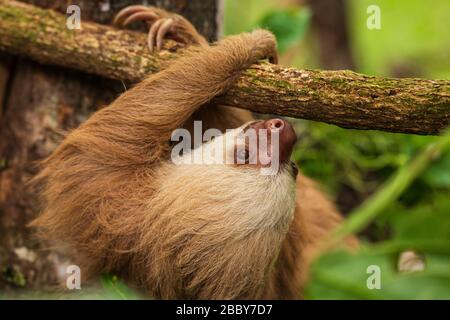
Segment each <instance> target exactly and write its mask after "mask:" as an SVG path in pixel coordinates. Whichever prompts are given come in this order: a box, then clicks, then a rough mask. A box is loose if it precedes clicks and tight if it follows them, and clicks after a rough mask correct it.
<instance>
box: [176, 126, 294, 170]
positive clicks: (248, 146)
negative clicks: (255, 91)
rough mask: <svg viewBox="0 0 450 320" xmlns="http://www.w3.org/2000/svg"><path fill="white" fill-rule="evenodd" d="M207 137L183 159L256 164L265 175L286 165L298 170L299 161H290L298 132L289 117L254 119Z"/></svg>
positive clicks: (237, 164) (252, 166) (209, 162)
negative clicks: (285, 119)
mask: <svg viewBox="0 0 450 320" xmlns="http://www.w3.org/2000/svg"><path fill="white" fill-rule="evenodd" d="M207 132H208V131H207ZM207 139H208V140H209V141H207V142H205V143H204V144H202V145H201V146H200V147H198V148H196V149H194V150H193V152H192V153H189V154H186V155H184V156H182V157H181V158H180V159H181V160H182V161H181V162H182V163H183V164H188V163H193V164H203V165H204V164H206V165H208V164H209V165H214V164H216V165H217V164H222V165H229V166H237V167H239V168H241V169H242V168H243V167H245V168H253V169H255V168H256V169H260V170H261V173H262V174H264V175H273V174H278V173H280V172H281V170H282V169H287V170H289V171H290V172H291V175H293V176H294V177H295V176H296V174H297V169H296V167H295V165H293V163H292V162H290V161H289V158H290V156H291V153H292V149H293V146H294V144H295V142H296V135H295V131H294V129H293V128H292V126H291V124H290V123H289V122H287V121H284V120H281V119H270V120H257V121H251V122H248V123H246V124H244V125H243V126H241V127H239V128H236V129H232V130H227V131H226V133H225V134H220V135H217V136H214V135H212V136H211V137H210V138H207Z"/></svg>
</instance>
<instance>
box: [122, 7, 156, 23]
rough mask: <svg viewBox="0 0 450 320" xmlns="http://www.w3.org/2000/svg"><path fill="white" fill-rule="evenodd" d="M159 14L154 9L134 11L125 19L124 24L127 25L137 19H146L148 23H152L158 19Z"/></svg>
mask: <svg viewBox="0 0 450 320" xmlns="http://www.w3.org/2000/svg"><path fill="white" fill-rule="evenodd" d="M158 18H159V17H158V15H157V14H156V13H154V12H152V11H149V10H145V11H138V12H136V13H133V14H132V15H130V16H129V17H128V18H126V19H125V21H124V22H123V23H122V26H124V27H126V26H127V25H129V24H130V23H132V22H135V21H139V20H141V21H145V22H147V23H148V24H151V22H153V21H154V20H156V19H158Z"/></svg>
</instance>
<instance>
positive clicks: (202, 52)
mask: <svg viewBox="0 0 450 320" xmlns="http://www.w3.org/2000/svg"><path fill="white" fill-rule="evenodd" d="M274 55H276V52H275V40H274V37H273V36H272V35H271V34H270V33H268V32H266V31H261V30H257V31H254V32H253V33H250V34H242V35H239V36H233V37H229V38H227V39H225V40H222V41H221V42H219V43H218V44H217V45H215V46H212V47H202V48H201V49H198V50H196V51H195V52H193V53H191V54H187V55H186V57H183V58H181V59H180V60H179V61H177V62H176V63H174V64H173V65H172V66H171V67H169V68H168V69H166V70H164V71H162V72H160V73H158V74H156V75H153V76H151V77H149V78H148V79H146V80H144V81H142V82H141V83H140V84H138V85H136V86H135V87H134V88H132V89H131V90H129V91H127V92H125V93H124V94H122V95H121V96H120V97H119V98H118V99H117V100H116V101H114V102H113V103H112V104H111V105H110V106H108V107H106V108H104V109H102V110H100V111H98V112H96V113H95V114H94V115H93V116H92V117H91V118H90V119H89V120H87V121H86V122H85V123H83V124H82V125H81V126H80V127H79V128H78V129H76V130H74V131H72V132H71V133H70V134H69V135H68V136H67V137H66V138H65V140H64V141H63V142H62V143H61V145H60V146H59V147H58V148H57V149H56V150H55V151H54V152H53V154H52V155H51V156H50V157H49V158H48V159H46V160H45V161H44V162H43V164H42V171H41V172H40V174H39V175H38V176H37V178H36V181H37V182H38V183H41V184H42V197H43V203H44V209H43V213H42V214H41V216H40V217H38V218H37V219H36V220H35V221H34V222H33V223H32V225H33V226H36V227H38V228H39V230H41V231H42V232H41V235H42V236H43V238H45V239H50V240H53V241H55V240H59V241H62V242H64V243H66V244H68V245H69V246H70V247H71V248H73V249H75V251H76V252H77V254H76V259H77V261H76V263H78V264H79V265H80V267H81V268H82V273H83V276H85V277H87V278H90V277H95V276H98V275H99V274H101V273H102V272H113V273H116V274H118V275H121V276H123V277H124V278H126V279H127V280H128V281H130V283H134V284H137V285H138V286H139V287H141V288H142V289H144V290H145V291H146V292H147V293H148V294H149V295H152V296H154V297H157V298H189V299H191V298H213V299H218V298H224V299H236V298H287V299H293V298H299V297H300V296H301V289H302V286H303V283H304V281H305V274H306V271H305V270H306V264H305V263H306V260H305V257H304V253H305V252H308V251H311V250H313V249H314V248H315V247H316V246H317V244H318V242H319V241H320V240H321V239H324V238H326V235H327V234H328V232H329V231H330V229H332V228H334V227H335V226H336V224H338V223H339V222H340V217H339V215H338V213H337V212H336V210H335V209H334V208H333V206H332V205H331V204H329V202H328V201H327V200H326V199H325V198H324V197H323V196H322V194H321V193H319V192H318V191H317V190H316V189H315V188H314V186H313V185H312V182H310V181H309V180H307V179H306V178H304V177H302V176H299V177H298V184H297V200H296V201H297V203H295V200H294V199H295V185H294V182H293V180H292V179H288V178H287V177H288V175H287V173H282V174H280V175H278V176H275V177H263V176H260V175H258V174H257V173H255V172H254V169H248V168H232V167H229V166H220V165H219V166H210V167H207V168H206V167H205V166H195V165H194V166H175V165H173V164H172V163H171V162H170V160H169V155H170V145H169V143H168V142H169V140H170V136H171V133H172V131H173V130H174V129H176V128H179V127H183V126H184V127H187V128H189V127H190V126H191V123H192V120H193V119H202V120H204V123H206V128H208V127H216V128H219V129H222V130H223V129H225V128H233V127H237V126H239V125H241V124H242V123H244V122H246V121H247V120H249V119H251V117H250V116H249V114H248V113H247V112H242V111H237V110H232V109H228V108H224V107H220V106H213V105H208V103H209V102H210V101H211V99H212V98H213V97H215V96H217V95H219V94H221V93H223V92H225V91H226V90H227V88H228V87H229V86H230V85H231V84H232V83H233V81H234V80H235V79H236V77H237V76H238V75H239V73H240V72H241V71H242V70H245V69H246V68H247V67H248V66H250V65H251V64H252V63H254V62H256V61H257V60H258V59H261V58H266V57H268V56H274ZM196 111H197V112H196ZM194 112H196V113H195V114H194ZM204 129H205V126H204ZM282 170H284V168H282ZM295 206H296V207H297V209H296V210H295V214H294V207H295Z"/></svg>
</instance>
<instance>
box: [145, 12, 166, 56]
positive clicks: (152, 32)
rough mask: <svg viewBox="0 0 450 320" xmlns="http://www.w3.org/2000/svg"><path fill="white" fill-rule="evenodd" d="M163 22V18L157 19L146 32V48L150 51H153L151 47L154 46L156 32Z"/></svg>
mask: <svg viewBox="0 0 450 320" xmlns="http://www.w3.org/2000/svg"><path fill="white" fill-rule="evenodd" d="M163 22H164V19H159V20H157V21H156V22H155V23H154V24H153V25H152V26H151V28H150V30H149V32H148V39H147V41H148V48H149V49H150V52H153V48H154V46H155V36H156V34H157V32H158V29H159V27H160V26H161V24H162V23H163Z"/></svg>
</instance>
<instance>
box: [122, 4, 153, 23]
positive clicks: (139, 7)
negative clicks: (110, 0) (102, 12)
mask: <svg viewBox="0 0 450 320" xmlns="http://www.w3.org/2000/svg"><path fill="white" fill-rule="evenodd" d="M148 10H149V8H148V7H146V6H142V5H134V6H128V7H126V8H124V9H122V10H120V11H119V13H117V15H116V17H115V18H114V21H113V24H114V25H116V26H122V25H123V22H124V20H125V19H127V17H129V16H131V15H133V14H134V13H137V12H142V11H148Z"/></svg>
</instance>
